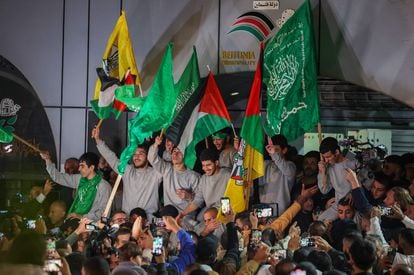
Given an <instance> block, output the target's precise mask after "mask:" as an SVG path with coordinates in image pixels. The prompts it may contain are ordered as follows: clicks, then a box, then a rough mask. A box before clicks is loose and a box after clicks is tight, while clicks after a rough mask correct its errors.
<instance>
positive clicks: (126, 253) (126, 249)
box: [118, 242, 142, 262]
mask: <svg viewBox="0 0 414 275" xmlns="http://www.w3.org/2000/svg"><path fill="white" fill-rule="evenodd" d="M118 250H119V260H120V261H123V262H126V261H129V259H131V257H133V258H135V257H136V256H142V250H141V248H140V247H139V246H138V245H137V244H136V243H134V242H128V243H126V244H124V245H123V246H121V247H120V248H119V249H118Z"/></svg>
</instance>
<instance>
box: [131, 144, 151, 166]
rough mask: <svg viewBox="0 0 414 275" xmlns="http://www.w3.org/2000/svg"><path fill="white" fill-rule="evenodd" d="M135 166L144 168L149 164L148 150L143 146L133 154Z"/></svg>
mask: <svg viewBox="0 0 414 275" xmlns="http://www.w3.org/2000/svg"><path fill="white" fill-rule="evenodd" d="M132 162H133V163H134V166H135V168H144V167H146V166H147V164H148V160H147V152H146V151H145V150H144V149H143V148H138V149H137V150H136V151H135V154H134V155H133V156H132Z"/></svg>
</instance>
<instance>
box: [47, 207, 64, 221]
mask: <svg viewBox="0 0 414 275" xmlns="http://www.w3.org/2000/svg"><path fill="white" fill-rule="evenodd" d="M65 215H66V212H65V209H63V208H62V207H61V206H60V205H58V204H55V203H52V204H51V205H50V208H49V219H50V222H51V223H52V224H57V223H59V222H60V221H63V219H64V218H65Z"/></svg>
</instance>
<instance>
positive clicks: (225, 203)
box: [221, 197, 230, 214]
mask: <svg viewBox="0 0 414 275" xmlns="http://www.w3.org/2000/svg"><path fill="white" fill-rule="evenodd" d="M221 212H222V213H223V214H226V213H229V212H230V199H229V198H227V197H226V198H221Z"/></svg>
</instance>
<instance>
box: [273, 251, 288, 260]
mask: <svg viewBox="0 0 414 275" xmlns="http://www.w3.org/2000/svg"><path fill="white" fill-rule="evenodd" d="M274 255H275V256H276V257H277V258H278V259H279V260H283V259H286V255H287V252H286V249H277V250H276V251H275V252H274Z"/></svg>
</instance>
